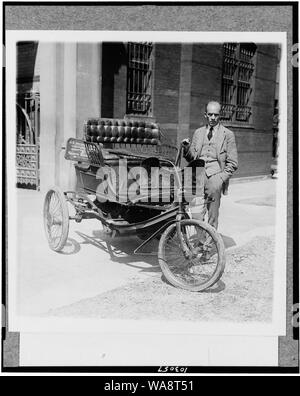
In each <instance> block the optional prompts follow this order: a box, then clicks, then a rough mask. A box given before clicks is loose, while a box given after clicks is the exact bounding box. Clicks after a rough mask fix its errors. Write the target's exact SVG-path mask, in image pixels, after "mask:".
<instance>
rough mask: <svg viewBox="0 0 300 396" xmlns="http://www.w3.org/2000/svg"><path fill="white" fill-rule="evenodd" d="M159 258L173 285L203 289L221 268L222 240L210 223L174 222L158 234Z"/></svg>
mask: <svg viewBox="0 0 300 396" xmlns="http://www.w3.org/2000/svg"><path fill="white" fill-rule="evenodd" d="M158 262H159V265H160V267H161V270H162V272H163V274H164V276H165V277H166V279H167V280H168V281H169V282H170V283H171V284H172V285H173V286H177V287H180V288H182V289H186V290H189V291H203V290H205V289H207V288H209V287H211V286H213V285H214V284H215V283H216V282H217V281H218V280H219V279H220V278H221V276H222V274H223V272H224V268H225V247H224V243H223V240H222V238H221V236H220V235H219V234H218V233H217V231H216V230H215V229H214V228H213V227H212V226H210V225H209V224H206V223H204V222H201V221H197V220H192V219H190V220H181V221H180V224H179V223H176V222H174V223H173V224H171V225H170V226H169V227H168V228H167V229H166V230H165V231H164V233H163V234H162V236H161V239H160V242H159V247H158Z"/></svg>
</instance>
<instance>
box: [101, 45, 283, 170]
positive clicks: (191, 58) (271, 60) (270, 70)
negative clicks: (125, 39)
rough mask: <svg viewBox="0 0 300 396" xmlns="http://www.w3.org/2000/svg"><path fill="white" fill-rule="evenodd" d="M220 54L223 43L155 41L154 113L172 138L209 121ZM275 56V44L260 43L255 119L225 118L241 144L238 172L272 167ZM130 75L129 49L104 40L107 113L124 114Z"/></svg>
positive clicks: (219, 71) (219, 73)
mask: <svg viewBox="0 0 300 396" xmlns="http://www.w3.org/2000/svg"><path fill="white" fill-rule="evenodd" d="M222 58H223V50H222V44H177V43H174V44H173V43H172V44H170V43H168V44H167V43H159V44H155V50H154V59H155V60H154V74H153V78H154V85H153V117H154V119H155V120H156V121H157V122H158V123H160V124H161V126H162V128H163V130H164V132H165V136H166V140H167V142H168V143H170V144H175V145H178V144H179V143H180V141H181V139H182V138H183V137H186V136H192V134H193V132H194V131H195V129H196V128H198V127H199V126H201V125H203V124H205V119H204V111H205V104H206V103H207V101H209V100H218V101H220V98H221V87H222ZM277 59H278V54H277V46H276V45H267V44H265V45H264V44H261V45H258V47H257V53H256V70H255V75H254V86H253V87H254V91H253V98H252V112H253V114H252V119H251V122H250V123H249V125H244V126H243V125H241V124H238V123H235V124H226V126H228V127H229V128H230V129H231V130H233V131H234V132H235V136H236V141H237V146H238V152H239V170H238V172H237V173H236V174H235V177H242V176H254V175H263V174H269V173H270V165H271V162H272V141H273V129H272V124H273V111H274V97H275V89H276V70H277ZM126 79H127V72H126V50H125V49H124V47H122V45H120V44H114V45H112V44H109V43H107V44H103V73H102V116H103V117H116V118H122V117H123V116H124V114H125V111H126ZM182 109H184V111H183V110H182Z"/></svg>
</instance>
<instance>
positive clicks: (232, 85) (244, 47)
mask: <svg viewBox="0 0 300 396" xmlns="http://www.w3.org/2000/svg"><path fill="white" fill-rule="evenodd" d="M223 51H224V56H223V74H222V95H221V96H222V98H221V102H222V113H221V117H222V119H223V120H226V121H243V122H248V121H249V119H250V116H251V94H252V91H253V88H252V76H253V72H254V61H253V59H254V56H255V52H256V46H255V45H254V44H248V43H245V44H235V43H225V44H224V45H223Z"/></svg>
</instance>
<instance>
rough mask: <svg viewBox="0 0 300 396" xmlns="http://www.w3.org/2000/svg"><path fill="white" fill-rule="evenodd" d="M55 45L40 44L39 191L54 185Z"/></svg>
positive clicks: (44, 190)
mask: <svg viewBox="0 0 300 396" xmlns="http://www.w3.org/2000/svg"><path fill="white" fill-rule="evenodd" d="M55 138H56V44H55V43H40V190H41V192H46V191H47V190H48V189H49V187H51V186H52V185H54V184H55Z"/></svg>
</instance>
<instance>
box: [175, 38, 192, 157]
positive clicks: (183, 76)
mask: <svg viewBox="0 0 300 396" xmlns="http://www.w3.org/2000/svg"><path fill="white" fill-rule="evenodd" d="M192 61H193V44H182V45H181V62H180V85H179V105H178V133H177V146H178V147H179V145H180V143H181V141H182V140H183V139H185V138H188V137H190V121H191V120H190V118H191V90H192V67H193V63H192ZM185 163H186V161H185V160H184V159H182V165H183V164H185Z"/></svg>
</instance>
